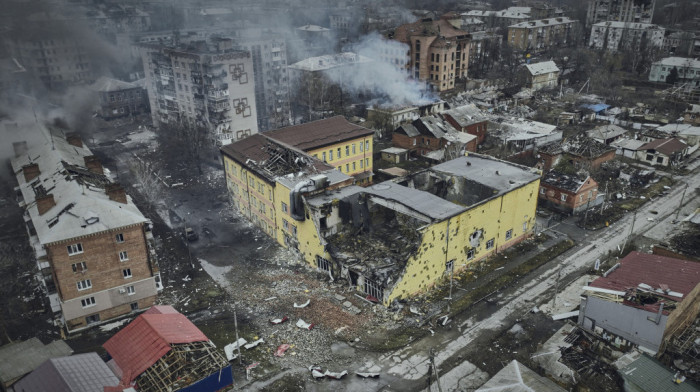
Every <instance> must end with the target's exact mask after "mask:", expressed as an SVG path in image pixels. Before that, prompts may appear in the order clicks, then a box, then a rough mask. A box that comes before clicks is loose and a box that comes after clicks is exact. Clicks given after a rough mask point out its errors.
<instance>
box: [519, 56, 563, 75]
mask: <svg viewBox="0 0 700 392" xmlns="http://www.w3.org/2000/svg"><path fill="white" fill-rule="evenodd" d="M525 68H527V70H528V71H530V74H531V75H533V76H536V75H544V74H548V73H552V72H559V68H557V65H556V64H554V61H551V60H550V61H543V62H541V63H534V64H526V65H525Z"/></svg>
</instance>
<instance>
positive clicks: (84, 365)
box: [14, 353, 119, 392]
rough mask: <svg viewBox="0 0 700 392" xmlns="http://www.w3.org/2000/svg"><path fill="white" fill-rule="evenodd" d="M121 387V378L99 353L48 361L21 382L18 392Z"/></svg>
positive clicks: (75, 391)
mask: <svg viewBox="0 0 700 392" xmlns="http://www.w3.org/2000/svg"><path fill="white" fill-rule="evenodd" d="M117 384H119V379H118V378H117V377H116V376H115V375H114V373H112V371H111V370H110V369H109V368H108V367H107V365H106V364H105V363H104V362H103V361H102V359H101V358H100V356H99V355H97V354H96V353H87V354H78V355H73V356H70V357H60V358H53V359H49V360H48V361H45V362H44V363H43V364H41V366H39V367H38V368H37V369H36V370H35V371H33V372H32V373H31V374H29V375H27V376H26V377H25V378H23V379H22V380H20V381H19V382H17V384H15V386H14V388H15V391H16V392H34V391H70V392H95V391H102V390H103V388H104V387H106V386H114V385H117Z"/></svg>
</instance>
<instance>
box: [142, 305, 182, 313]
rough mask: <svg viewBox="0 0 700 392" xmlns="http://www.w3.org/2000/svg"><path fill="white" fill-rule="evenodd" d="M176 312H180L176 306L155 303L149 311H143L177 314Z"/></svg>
mask: <svg viewBox="0 0 700 392" xmlns="http://www.w3.org/2000/svg"><path fill="white" fill-rule="evenodd" d="M175 313H180V312H178V311H177V310H175V308H173V307H172V306H170V305H155V306H151V307H150V308H149V309H148V310H147V311H145V312H143V314H175Z"/></svg>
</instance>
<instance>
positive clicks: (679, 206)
mask: <svg viewBox="0 0 700 392" xmlns="http://www.w3.org/2000/svg"><path fill="white" fill-rule="evenodd" d="M687 190H688V183H687V182H686V183H685V189H683V194H682V195H681V204H679V205H678V211H676V219H675V220H676V222H678V216H679V215H680V213H681V208H683V199H685V192H686V191H687Z"/></svg>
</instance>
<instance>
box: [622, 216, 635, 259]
mask: <svg viewBox="0 0 700 392" xmlns="http://www.w3.org/2000/svg"><path fill="white" fill-rule="evenodd" d="M636 220H637V210H634V215H633V216H632V224H631V225H630V232H629V234H627V238H625V242H624V243H623V244H622V249H620V254H622V252H624V251H625V247H626V246H627V241H629V239H630V237H632V233H633V232H634V222H635V221H636Z"/></svg>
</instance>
